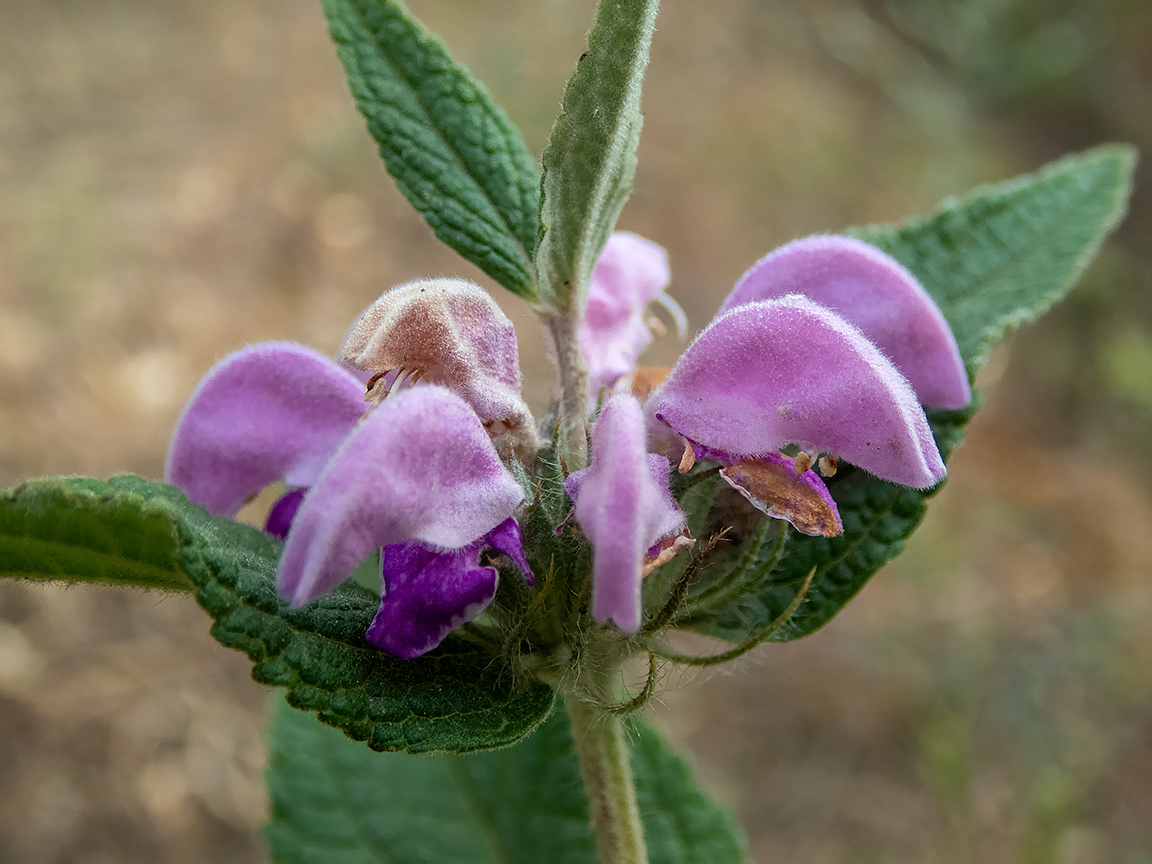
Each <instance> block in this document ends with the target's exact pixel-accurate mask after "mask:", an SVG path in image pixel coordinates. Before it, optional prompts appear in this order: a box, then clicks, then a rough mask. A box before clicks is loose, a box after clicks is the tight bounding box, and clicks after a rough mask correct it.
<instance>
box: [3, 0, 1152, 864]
mask: <svg viewBox="0 0 1152 864" xmlns="http://www.w3.org/2000/svg"><path fill="white" fill-rule="evenodd" d="M592 7H593V4H592V3H591V2H590V0H585V2H575V0H505V2H499V3H496V2H487V3H475V2H466V0H412V2H411V8H412V10H413V11H414V12H415V13H416V14H417V15H419V16H421V17H422V18H423V19H424V20H425V21H426V22H428V23H429V25H430V26H431V27H432V28H434V29H436V30H437V31H439V32H440V33H441V34H442V35H443V36H444V38H445V39H446V41H447V43H448V44H449V46H451V48H452V50H453V52H454V53H455V55H456V56H457V57H458V58H459V59H461V60H463V61H464V62H466V63H467V64H468V65H469V66H470V67H471V68H472V69H473V71H474V72H475V73H476V74H477V75H478V76H479V77H480V78H481V79H482V80H484V81H485V82H486V83H487V84H488V85H489V87H490V88H491V89H492V90H493V91H494V93H495V94H496V97H497V100H498V101H499V102H500V103H501V104H502V105H503V106H504V107H505V108H506V109H507V110H508V111H509V113H510V114H511V115H512V117H513V119H514V120H516V121H517V122H518V123H519V124H520V125H521V127H522V128H523V130H524V134H525V137H526V139H527V141H528V144H529V146H530V147H531V149H532V150H533V151H534V152H537V153H538V152H539V150H540V148H541V147H542V146H543V143H544V141H545V139H546V136H547V132H548V129H549V126H550V123H551V120H552V118H553V116H554V115H555V113H556V111H557V108H558V102H559V98H560V94H561V91H562V87H563V84H564V81H565V80H566V78H567V76H568V74H569V73H570V71H571V69H572V68H573V65H574V62H575V58H576V56H577V55H578V54H579V52H580V50H581V48H582V44H583V36H584V32H585V29H586V28H587V26H588V23H589V21H590V18H591V12H592ZM1150 44H1152V5H1150V4H1148V3H1146V2H1144V0H969V2H965V3H955V2H949V0H868V2H852V0H819V2H809V3H802V4H797V3H788V2H784V0H725V2H724V3H709V4H704V3H681V2H669V3H667V4H665V9H664V11H663V12H662V14H661V18H660V21H659V29H658V32H657V34H656V41H655V45H654V48H653V55H652V65H651V67H650V72H649V79H648V84H647V89H646V94H645V115H646V122H645V128H644V138H643V143H642V146H641V162H640V169H639V173H638V174H637V178H636V191H635V194H634V195H633V197H632V200H631V202H630V203H629V205H628V206H627V208H626V209H625V211H624V214H623V216H622V218H621V222H620V225H621V227H623V228H627V229H630V230H634V231H637V232H640V233H642V234H645V235H647V236H649V237H652V238H654V239H655V240H657V241H659V242H660V243H662V244H664V245H665V246H666V247H668V249H669V251H670V253H671V258H672V265H673V274H674V281H673V285H672V288H671V292H672V293H673V295H675V296H676V297H677V298H678V299H679V300H680V302H681V303H682V304H683V305H684V307H685V308H686V310H687V311H688V314H689V316H690V318H691V320H692V322H693V324H694V325H695V326H696V327H699V326H702V325H703V324H704V323H705V322H706V321H707V320H708V318H709V317H710V316H711V314H712V312H713V310H714V309H715V308H716V305H717V304H718V302H719V300H720V298H721V297H722V296H723V295H724V294H725V293H726V292H727V291H728V289H729V288H730V287H731V285H732V284H733V282H734V280H735V279H736V277H737V276H739V275H740V273H742V272H743V271H744V269H745V268H746V267H747V266H748V265H749V264H751V263H752V261H754V260H755V259H756V258H757V257H759V256H761V255H763V254H764V253H765V252H767V251H769V250H770V249H772V248H773V247H775V246H777V245H779V244H780V243H783V242H785V241H787V240H790V239H792V238H795V237H797V236H802V235H804V234H807V233H812V232H818V231H833V230H836V229H838V228H841V227H844V226H847V225H852V224H861V223H866V222H876V221H890V220H897V219H900V218H903V217H904V216H907V215H910V214H914V213H922V212H926V211H928V210H930V209H931V208H933V207H934V206H935V205H936V203H937V202H938V201H939V200H940V199H941V198H943V197H945V196H947V195H951V194H957V193H962V192H964V191H966V190H967V189H969V188H970V187H972V186H974V185H976V184H979V183H984V182H994V181H999V180H1002V179H1005V178H1008V177H1010V176H1013V175H1015V174H1018V173H1020V172H1023V171H1030V170H1033V169H1035V168H1038V167H1039V166H1040V165H1041V164H1042V163H1044V162H1046V161H1048V160H1051V159H1053V158H1056V157H1058V156H1060V155H1061V154H1063V153H1065V152H1067V151H1070V150H1076V149H1082V148H1085V147H1088V146H1091V145H1093V144H1097V143H1101V142H1105V141H1110V140H1125V141H1131V142H1134V143H1136V144H1137V145H1139V146H1141V148H1142V149H1143V150H1144V152H1145V153H1146V154H1147V153H1148V152H1149V150H1150V145H1152V51H1149V50H1148V46H1149V45H1150ZM1148 174H1149V172H1148V170H1147V169H1143V170H1142V171H1141V177H1142V178H1143V180H1144V181H1145V182H1143V183H1142V185H1140V186H1139V187H1138V189H1137V193H1136V197H1135V199H1134V203H1133V207H1132V211H1131V214H1130V216H1129V218H1128V221H1127V222H1126V223H1125V225H1124V226H1123V227H1122V228H1121V230H1120V232H1119V234H1118V235H1117V236H1116V237H1115V238H1114V239H1113V240H1112V241H1111V242H1110V243H1109V244H1108V245H1107V247H1106V248H1105V250H1104V252H1103V254H1102V255H1101V257H1100V259H1099V260H1098V261H1097V263H1096V264H1095V265H1094V266H1093V268H1092V269H1091V271H1090V272H1089V273H1088V276H1087V278H1086V280H1085V281H1084V283H1083V284H1082V285H1081V286H1080V287H1079V288H1078V289H1077V290H1076V292H1075V293H1074V294H1073V295H1072V297H1071V298H1070V299H1069V300H1068V301H1067V302H1065V303H1064V304H1063V305H1062V306H1060V307H1059V308H1058V309H1057V310H1056V311H1055V312H1054V313H1053V314H1051V315H1050V316H1048V317H1047V318H1046V319H1045V320H1044V321H1043V322H1042V323H1040V324H1038V325H1036V326H1032V327H1028V328H1026V329H1025V330H1024V331H1022V332H1021V333H1019V334H1018V335H1017V336H1016V337H1015V338H1013V339H1012V341H1011V342H1010V344H1009V345H1007V346H1006V347H1002V348H1000V349H999V350H998V351H997V352H996V353H995V355H994V356H993V360H992V362H991V364H990V365H989V367H988V369H987V370H986V372H985V375H984V378H983V380H982V382H981V383H982V385H983V386H984V387H985V388H986V395H987V405H986V407H985V408H984V410H983V411H982V412H981V414H980V415H979V416H978V417H977V419H976V421H975V422H974V423H973V424H972V426H971V431H970V434H969V436H968V438H967V441H966V443H965V444H964V446H963V447H962V448H961V449H960V451H959V452H958V453H957V454H956V455H955V458H954V460H953V462H952V465H951V471H952V476H951V479H950V480H949V482H948V485H947V487H946V488H945V489H944V491H943V492H942V493H941V494H940V495H939V496H938V497H937V499H936V500H935V503H934V504H933V506H932V508H931V509H930V512H929V515H928V519H927V521H926V523H925V526H924V527H923V529H922V530H921V531H920V532H919V533H918V534H917V535H916V536H915V538H914V539H913V540H912V542H911V543H910V544H909V546H908V550H907V552H906V553H905V554H904V556H903V557H902V558H900V559H899V560H898V561H897V562H896V563H894V564H893V565H892V566H890V567H889V568H888V569H887V570H885V571H883V572H882V573H880V574H879V575H878V576H877V577H876V578H875V579H874V580H873V581H872V583H870V584H869V585H868V587H867V588H866V589H865V590H864V592H863V593H862V594H861V596H860V597H859V598H858V599H857V600H856V601H854V602H853V604H851V605H850V606H849V607H848V608H847V609H846V610H845V611H844V612H843V613H842V614H841V615H840V616H839V617H838V618H837V619H836V620H835V621H833V622H832V623H831V624H830V625H829V626H828V627H826V628H825V629H824V630H823V631H821V632H819V633H818V634H816V635H814V636H812V637H810V638H808V639H805V640H803V641H801V642H798V643H795V644H791V645H785V646H769V647H765V648H762V649H761V650H760V651H758V652H757V653H756V654H755V656H754V657H752V658H750V659H747V660H745V661H743V662H741V663H739V664H737V665H736V666H735V667H734V668H724V669H721V670H718V671H712V672H709V673H708V674H703V675H700V674H695V673H693V674H688V673H682V672H679V671H676V670H669V671H667V672H666V673H665V675H664V680H663V683H664V685H665V686H664V691H663V694H662V698H661V704H660V705H659V706H658V707H657V710H656V713H657V720H658V722H659V723H660V724H661V725H662V726H663V727H664V728H665V729H666V730H667V732H668V734H669V736H670V737H671V738H672V739H673V740H675V741H677V742H680V743H684V744H687V745H688V746H690V747H691V748H692V749H693V750H694V751H695V754H696V762H697V768H698V773H699V775H700V777H701V778H702V780H703V781H704V782H705V783H706V784H707V785H708V786H709V787H710V788H711V789H712V790H713V791H714V792H715V794H716V795H717V796H718V797H719V798H721V799H722V800H723V801H725V802H726V803H727V804H728V805H729V806H731V807H732V808H733V810H734V811H735V812H736V813H737V814H738V815H739V817H740V819H741V821H742V822H743V823H744V825H745V827H746V829H747V831H748V834H749V837H750V840H751V846H752V851H753V854H754V856H755V858H756V859H757V860H758V861H761V862H765V864H767V862H781V861H788V862H941V864H953V862H956V864H959V862H1037V864H1041V862H1042V864H1047V862H1060V864H1080V862H1119V864H1149V862H1152V628H1150V627H1149V624H1148V621H1149V620H1150V619H1152V579H1150V578H1149V577H1150V575H1152V530H1150V524H1149V523H1150V522H1152V504H1150V503H1149V489H1150V487H1152V448H1149V446H1148V443H1147V440H1148V433H1147V429H1148V427H1149V423H1150V421H1152V290H1150V289H1152V246H1150V245H1149V243H1148V239H1147V238H1148V237H1149V227H1150V222H1152V206H1150V199H1149V192H1148V184H1147V182H1146V181H1147V179H1148ZM431 274H453V275H455V274H459V275H466V276H470V277H472V278H476V279H477V280H478V281H481V282H482V283H485V284H488V283H487V282H486V281H485V279H484V278H483V277H482V276H481V274H479V272H478V271H476V270H475V269H473V268H472V267H471V266H469V265H467V264H465V263H463V262H462V261H461V260H460V259H458V258H457V257H456V256H455V254H454V253H452V252H451V251H449V250H447V249H446V248H444V247H441V246H439V244H438V243H437V242H436V241H435V240H434V239H433V238H432V236H431V233H430V232H429V231H428V230H427V229H426V228H425V226H424V224H423V223H422V221H421V220H420V219H419V218H418V217H417V216H416V215H415V214H414V213H413V212H412V211H411V210H410V209H409V207H408V206H407V204H406V203H405V202H404V201H403V199H402V198H401V197H400V196H399V194H398V193H397V192H396V191H395V190H394V188H393V187H392V184H391V182H390V180H389V179H388V178H387V176H386V175H385V174H384V172H383V170H382V168H381V167H380V164H379V161H378V159H377V156H376V154H375V150H374V146H373V144H372V142H371V141H370V140H369V138H368V136H367V134H366V133H365V131H364V128H363V124H362V122H361V120H360V119H359V117H358V116H357V115H356V113H355V112H354V110H353V107H352V103H351V100H350V99H349V97H348V96H347V93H346V90H345V84H344V80H343V74H342V70H341V68H340V66H339V64H338V62H337V60H336V58H335V54H334V51H333V49H332V47H331V45H330V44H329V42H328V41H327V37H326V33H325V28H324V23H323V20H322V17H321V14H320V11H319V4H318V3H317V2H316V0H245V2H235V0H168V2H166V3H153V2H146V0H3V2H2V3H0V487H5V486H8V485H10V484H13V483H16V482H17V481H19V480H20V479H21V478H23V477H27V476H32V475H39V474H52V473H83V474H92V475H97V476H107V475H108V474H111V473H116V472H122V471H132V472H138V473H140V474H144V475H146V476H150V477H158V476H159V475H160V473H161V469H162V462H163V454H164V449H165V446H166V442H167V436H168V434H169V432H170V430H171V427H172V425H173V422H174V420H175V419H176V416H177V413H178V412H179V409H180V407H181V405H182V403H183V401H184V400H185V399H186V397H187V396H188V394H189V392H190V391H191V389H192V387H193V386H194V384H195V382H196V381H197V379H198V378H199V376H200V375H201V374H202V373H203V372H204V371H205V370H207V368H208V367H209V366H210V365H211V364H212V362H213V361H214V360H216V359H217V358H219V357H221V356H223V355H224V354H226V353H227V352H229V351H232V350H234V349H235V348H237V347H239V346H241V345H243V344H245V343H249V342H255V341H259V340H263V339H291V340H297V341H300V342H304V343H307V344H309V345H313V346H316V347H317V348H319V349H321V350H322V351H325V352H331V351H333V350H335V348H336V347H337V345H338V343H339V340H340V338H341V336H342V335H343V333H344V330H345V328H346V327H347V326H348V324H349V323H350V322H351V321H352V320H353V318H354V317H355V315H356V314H357V313H358V312H359V310H360V309H361V308H362V307H364V306H365V305H366V304H367V303H368V302H369V301H370V300H372V299H373V298H375V296H376V295H377V294H378V293H379V292H380V291H382V290H384V289H385V288H387V287H389V286H391V285H393V284H395V283H398V282H401V281H405V280H408V279H412V278H415V277H418V276H425V275H431ZM496 292H497V296H498V297H499V299H500V301H501V303H502V304H503V305H504V306H505V308H506V309H507V310H508V312H509V314H510V315H511V316H512V317H513V320H515V321H516V323H517V326H518V330H519V333H520V338H521V353H522V358H523V360H524V366H525V368H526V369H527V370H528V374H529V379H528V381H527V385H526V389H527V393H528V396H529V399H530V401H532V402H533V404H534V405H535V406H537V407H539V406H542V405H543V404H544V403H546V402H547V400H548V397H549V395H550V392H551V386H552V383H551V380H550V379H549V377H548V376H547V374H546V372H545V370H546V368H547V367H546V363H545V361H544V353H543V340H542V338H541V337H540V334H539V333H538V332H537V329H536V327H535V325H534V323H533V321H532V319H531V318H530V317H529V315H528V314H527V312H526V309H525V308H524V306H523V304H521V303H520V301H518V300H517V299H516V298H514V297H512V296H511V295H509V294H507V293H504V292H500V290H499V289H496ZM677 352H678V346H677V345H676V344H675V342H674V340H673V339H672V338H671V337H667V338H666V339H665V340H663V341H661V342H659V343H657V345H655V346H654V347H653V349H652V350H651V351H650V352H649V354H648V355H647V356H648V359H649V362H654V363H659V362H668V361H669V360H671V358H673V357H674V356H675V355H676V353H677ZM205 625H206V619H205V617H204V615H203V614H202V613H201V612H200V611H199V610H198V609H197V608H196V606H195V604H194V603H193V602H192V601H191V600H190V599H189V598H186V597H179V596H169V597H165V596H161V595H148V596H142V595H136V594H129V593H121V592H116V591H113V590H88V589H81V588H71V589H64V588H59V587H45V586H25V585H20V584H0V861H4V862H45V864H53V862H92V864H96V862H136V861H149V862H151V861H164V862H174V864H180V862H201V861H206V860H211V861H216V862H257V861H261V860H264V858H265V852H264V849H263V846H262V841H261V839H260V834H259V829H260V825H261V822H262V819H263V814H264V798H263V790H262V787H261V772H262V770H263V760H264V755H263V750H262V744H261V732H262V729H261V724H262V719H263V716H264V714H265V712H266V708H267V704H268V702H267V700H268V696H267V694H266V692H265V691H264V690H263V689H262V688H261V687H260V686H258V685H256V684H255V683H253V682H252V681H251V680H250V679H249V677H248V670H249V663H248V661H247V660H246V659H245V658H244V657H242V656H241V655H239V654H236V653H234V652H231V651H228V650H226V649H224V648H221V647H219V646H217V645H216V644H215V643H214V642H213V641H212V639H211V638H210V636H209V635H208V632H207V627H206V626H205Z"/></svg>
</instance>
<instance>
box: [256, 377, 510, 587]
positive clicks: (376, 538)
mask: <svg viewBox="0 0 1152 864" xmlns="http://www.w3.org/2000/svg"><path fill="white" fill-rule="evenodd" d="M523 501H524V491H523V490H522V489H521V488H520V485H519V484H518V483H517V482H516V481H515V480H514V479H513V478H512V475H511V474H509V473H508V470H507V469H506V468H505V467H504V465H503V464H502V463H501V462H500V457H499V456H498V455H497V454H496V450H495V449H494V448H493V446H492V442H491V441H490V440H489V438H488V434H487V432H486V431H485V430H484V428H483V426H482V425H481V423H480V420H479V418H478V417H477V416H476V414H475V413H474V412H473V411H472V410H471V408H469V407H468V405H467V404H465V402H464V401H463V400H462V399H460V397H459V396H456V395H455V394H453V393H451V392H450V391H448V390H446V389H444V388H442V387H436V386H429V385H420V386H417V387H414V388H412V389H410V390H405V391H403V392H401V393H399V394H398V395H395V396H393V397H392V398H390V399H389V400H388V401H387V402H385V403H384V404H383V405H382V406H380V408H377V409H376V410H374V411H372V412H371V413H370V414H369V415H368V416H367V417H366V418H365V419H364V421H363V422H362V423H361V424H360V425H358V426H357V427H356V428H355V429H354V430H353V431H352V433H351V434H350V435H348V437H347V438H346V439H345V440H344V442H343V443H342V444H341V445H340V448H339V449H338V450H337V452H336V453H335V454H334V455H333V456H332V458H331V459H330V460H329V462H328V464H327V465H326V466H325V468H324V471H323V472H322V473H321V474H320V476H319V478H318V479H317V480H316V483H315V484H314V485H313V486H312V489H311V490H310V491H309V493H308V495H307V496H306V497H305V499H304V503H303V504H302V505H301V507H300V510H299V512H298V513H297V514H296V519H295V521H294V523H293V525H292V531H291V532H290V533H289V535H288V540H287V543H286V544H285V547H284V555H283V556H282V557H281V559H280V573H279V577H278V580H277V585H278V587H279V588H280V591H281V593H282V594H284V595H285V596H287V597H289V598H290V599H291V600H292V603H293V604H294V605H300V604H303V603H307V602H309V601H311V600H314V599H316V598H317V597H319V596H320V595H322V594H325V593H327V592H328V591H331V590H332V589H333V588H335V587H336V586H337V585H339V584H340V583H341V582H343V581H344V579H346V578H347V577H348V574H350V573H351V572H352V571H353V570H354V569H355V568H356V567H357V566H358V565H359V564H360V563H361V562H362V561H363V560H364V559H365V558H367V557H368V556H369V555H370V554H371V553H372V552H373V550H375V549H377V548H380V547H383V546H389V545H392V544H396V543H406V542H409V541H417V542H419V543H421V544H422V545H424V546H426V547H430V548H432V549H439V550H445V551H447V550H456V549H461V548H463V547H465V546H469V545H471V544H473V543H475V541H476V540H478V539H480V538H482V537H485V536H487V535H488V534H489V533H490V532H491V531H493V530H494V529H495V528H496V527H497V526H499V525H500V524H501V523H502V522H504V521H505V520H507V519H509V518H511V516H512V515H513V514H514V513H515V512H516V510H517V509H518V508H519V507H520V505H521V504H522V503H523Z"/></svg>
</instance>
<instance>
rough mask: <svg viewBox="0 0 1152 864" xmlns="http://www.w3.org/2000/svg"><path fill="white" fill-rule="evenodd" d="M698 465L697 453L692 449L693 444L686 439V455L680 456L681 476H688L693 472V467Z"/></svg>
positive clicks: (679, 469)
mask: <svg viewBox="0 0 1152 864" xmlns="http://www.w3.org/2000/svg"><path fill="white" fill-rule="evenodd" d="M695 464H696V451H695V450H693V449H692V442H691V441H689V440H688V439H687V438H685V439H684V453H683V455H681V456H680V467H679V468H678V469H676V470H678V471H679V472H680V473H681V474H687V473H688V472H689V471H691V470H692V466H693V465H695Z"/></svg>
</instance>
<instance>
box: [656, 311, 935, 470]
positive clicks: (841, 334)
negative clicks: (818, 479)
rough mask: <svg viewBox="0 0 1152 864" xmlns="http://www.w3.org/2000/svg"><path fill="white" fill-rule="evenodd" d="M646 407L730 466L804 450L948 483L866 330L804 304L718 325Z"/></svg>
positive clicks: (916, 414)
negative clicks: (778, 452)
mask: <svg viewBox="0 0 1152 864" xmlns="http://www.w3.org/2000/svg"><path fill="white" fill-rule="evenodd" d="M647 404H648V409H649V411H651V413H652V414H654V415H655V416H656V417H657V419H660V420H663V421H664V422H665V423H667V424H668V425H669V426H671V427H672V429H674V430H675V431H676V432H677V433H678V434H680V435H683V436H684V437H685V438H687V439H689V440H690V441H692V442H693V443H695V444H698V445H701V446H702V447H703V450H704V451H707V450H714V451H719V452H722V453H725V454H728V456H729V457H730V459H731V460H732V461H738V460H740V459H746V458H750V457H754V456H763V455H765V454H767V453H770V452H772V451H775V450H779V449H780V448H781V447H784V446H786V445H788V444H799V445H800V446H802V447H804V448H805V449H816V450H820V451H823V452H827V453H832V454H834V455H836V456H838V457H841V458H843V459H846V460H848V461H849V462H851V463H853V464H854V465H858V466H859V467H861V468H863V469H864V470H866V471H870V472H872V473H873V474H875V475H876V476H878V477H882V478H883V479H885V480H891V481H892V482H894V483H900V484H902V485H904V486H912V487H915V488H917V489H924V488H927V487H929V486H933V485H935V484H936V483H937V482H939V481H940V480H941V479H942V478H943V477H944V474H945V470H944V463H943V461H942V460H941V458H940V452H939V450H938V449H937V447H936V443H935V441H934V440H933V438H932V432H931V430H930V429H929V427H928V419H927V418H926V417H925V416H924V411H923V409H922V408H921V407H920V404H919V402H918V401H917V399H916V394H915V393H914V392H913V391H912V388H911V386H910V385H909V384H908V382H907V380H906V379H905V378H904V376H903V375H901V374H900V372H899V371H898V370H897V369H896V367H895V366H893V365H892V362H891V361H890V360H888V359H887V358H886V357H885V356H884V355H883V354H881V353H880V351H879V349H877V348H876V346H874V345H873V344H872V343H871V342H869V341H868V339H867V338H865V336H864V334H862V333H861V332H860V331H859V330H858V329H856V328H855V327H853V326H852V325H851V324H849V323H848V322H847V321H845V320H844V319H843V318H841V317H840V316H839V315H836V314H835V313H834V312H831V311H829V310H828V309H826V308H824V307H823V306H818V305H817V304H815V303H813V302H812V301H811V300H808V299H806V298H804V297H800V296H792V297H785V298H784V299H782V300H761V301H757V302H754V303H747V304H744V305H742V306H737V307H736V308H735V309H732V310H731V311H729V312H727V313H726V314H724V315H721V316H719V317H718V318H716V319H714V320H713V321H712V323H711V324H709V325H708V327H707V328H706V329H705V330H704V331H703V332H702V333H701V334H700V335H699V336H698V337H697V338H696V341H695V342H693V343H692V345H690V346H689V347H688V350H687V351H685V352H684V354H683V356H682V357H681V358H680V359H679V360H678V361H677V362H676V365H675V366H674V367H673V368H672V371H671V373H670V374H669V376H668V378H667V380H666V381H665V382H664V383H663V384H662V385H661V386H660V387H659V388H658V389H657V390H656V391H655V392H654V393H653V394H652V396H651V397H649V401H648V403H647ZM727 464H731V462H728V463H727Z"/></svg>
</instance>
